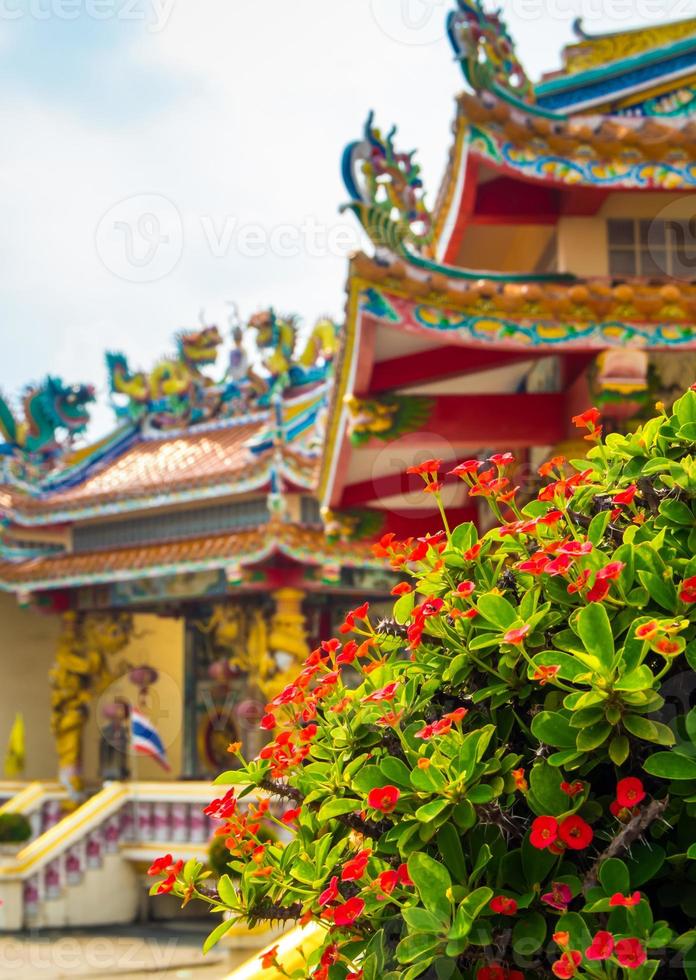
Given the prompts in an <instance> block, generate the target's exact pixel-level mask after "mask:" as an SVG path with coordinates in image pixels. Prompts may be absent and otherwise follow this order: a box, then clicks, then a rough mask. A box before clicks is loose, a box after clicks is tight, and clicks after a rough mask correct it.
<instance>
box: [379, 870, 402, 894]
mask: <svg viewBox="0 0 696 980" xmlns="http://www.w3.org/2000/svg"><path fill="white" fill-rule="evenodd" d="M373 884H374V885H375V887H376V888H377V889H378V891H380V892H382V896H387V895H391V893H392V892H393V891H394V889H395V888H396V886H397V885H398V884H399V874H398V872H397V871H383V872H382V873H381V874H378V875H377V877H376V878H375V880H374V882H373ZM377 897H378V899H380V900H382V899H381V897H380V896H379V895H378V896H377Z"/></svg>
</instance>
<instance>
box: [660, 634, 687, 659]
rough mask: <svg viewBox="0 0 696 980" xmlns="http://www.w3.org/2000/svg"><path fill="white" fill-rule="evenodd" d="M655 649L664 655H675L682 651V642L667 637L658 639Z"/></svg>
mask: <svg viewBox="0 0 696 980" xmlns="http://www.w3.org/2000/svg"><path fill="white" fill-rule="evenodd" d="M653 649H654V650H655V651H656V652H657V653H661V654H662V656H663V657H673V656H674V655H675V654H677V653H681V649H682V648H681V644H679V643H677V642H676V640H668V639H667V638H665V639H662V640H658V641H657V643H656V644H655V646H654V647H653Z"/></svg>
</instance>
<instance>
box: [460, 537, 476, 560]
mask: <svg viewBox="0 0 696 980" xmlns="http://www.w3.org/2000/svg"><path fill="white" fill-rule="evenodd" d="M480 552H481V542H480V541H477V542H476V544H472V546H471V547H470V548H467V549H466V551H463V552H462V558H463V559H464V561H474V559H476V558H478V556H479V554H480Z"/></svg>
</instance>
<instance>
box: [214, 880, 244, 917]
mask: <svg viewBox="0 0 696 980" xmlns="http://www.w3.org/2000/svg"><path fill="white" fill-rule="evenodd" d="M218 895H219V896H220V898H221V900H222V902H223V904H224V905H227V906H228V907H229V908H231V909H235V908H237V907H238V905H239V898H238V897H237V891H236V889H235V887H234V885H233V884H232V879H231V878H230V876H229V875H222V877H221V878H220V880H219V881H218Z"/></svg>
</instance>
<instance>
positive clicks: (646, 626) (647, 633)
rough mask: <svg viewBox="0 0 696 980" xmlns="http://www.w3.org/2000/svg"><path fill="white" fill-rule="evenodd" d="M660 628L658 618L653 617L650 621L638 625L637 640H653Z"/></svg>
mask: <svg viewBox="0 0 696 980" xmlns="http://www.w3.org/2000/svg"><path fill="white" fill-rule="evenodd" d="M659 628H660V627H659V624H658V622H657V620H656V619H651V620H650V622H648V623H643V625H642V626H637V627H636V632H635V637H636V639H637V640H652V638H653V637H654V636H656V635H657V631H658V629H659Z"/></svg>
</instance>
